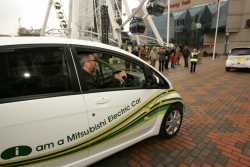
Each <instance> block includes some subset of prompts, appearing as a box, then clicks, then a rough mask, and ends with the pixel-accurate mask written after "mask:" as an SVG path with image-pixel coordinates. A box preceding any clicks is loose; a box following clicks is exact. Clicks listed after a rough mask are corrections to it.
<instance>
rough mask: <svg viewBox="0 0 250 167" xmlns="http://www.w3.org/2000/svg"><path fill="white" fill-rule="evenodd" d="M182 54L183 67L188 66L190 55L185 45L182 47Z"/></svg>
mask: <svg viewBox="0 0 250 167" xmlns="http://www.w3.org/2000/svg"><path fill="white" fill-rule="evenodd" d="M182 54H183V58H184V67H188V58H189V56H190V50H189V49H188V47H187V46H185V47H184V49H183V53H182Z"/></svg>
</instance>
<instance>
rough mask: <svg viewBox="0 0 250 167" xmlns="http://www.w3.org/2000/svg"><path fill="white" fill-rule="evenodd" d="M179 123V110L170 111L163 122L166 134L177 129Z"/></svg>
mask: <svg viewBox="0 0 250 167" xmlns="http://www.w3.org/2000/svg"><path fill="white" fill-rule="evenodd" d="M180 124H181V114H180V111H178V110H174V111H172V112H171V113H170V114H169V115H168V117H167V119H166V123H165V130H166V132H167V134H169V135H173V134H174V133H175V132H176V131H177V130H178V129H179V127H180Z"/></svg>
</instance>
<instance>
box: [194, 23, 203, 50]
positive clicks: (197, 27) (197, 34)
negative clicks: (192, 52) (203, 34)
mask: <svg viewBox="0 0 250 167" xmlns="http://www.w3.org/2000/svg"><path fill="white" fill-rule="evenodd" d="M201 26H202V25H201V23H196V24H195V27H196V48H197V49H199V48H200V35H199V32H200V29H201Z"/></svg>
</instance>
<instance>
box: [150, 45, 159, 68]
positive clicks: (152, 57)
mask: <svg viewBox="0 0 250 167" xmlns="http://www.w3.org/2000/svg"><path fill="white" fill-rule="evenodd" d="M149 58H150V62H151V65H152V66H154V67H155V64H156V60H157V59H158V53H157V48H156V47H153V48H152V49H151V51H150V54H149Z"/></svg>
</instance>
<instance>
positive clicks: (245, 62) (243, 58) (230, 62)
mask: <svg viewBox="0 0 250 167" xmlns="http://www.w3.org/2000/svg"><path fill="white" fill-rule="evenodd" d="M246 49H247V50H249V49H250V48H234V49H232V51H231V52H230V54H229V55H228V58H227V60H226V64H225V66H226V68H250V54H245V55H241V54H237V52H236V53H235V52H233V51H234V50H239V51H240V50H246Z"/></svg>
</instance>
